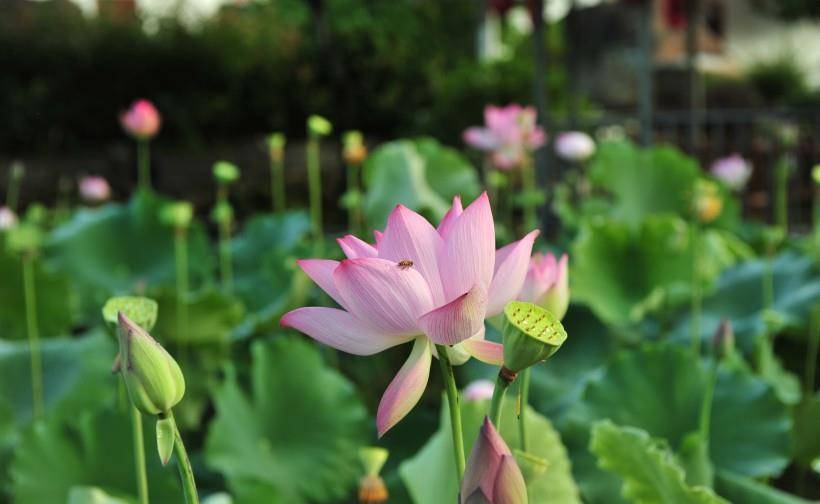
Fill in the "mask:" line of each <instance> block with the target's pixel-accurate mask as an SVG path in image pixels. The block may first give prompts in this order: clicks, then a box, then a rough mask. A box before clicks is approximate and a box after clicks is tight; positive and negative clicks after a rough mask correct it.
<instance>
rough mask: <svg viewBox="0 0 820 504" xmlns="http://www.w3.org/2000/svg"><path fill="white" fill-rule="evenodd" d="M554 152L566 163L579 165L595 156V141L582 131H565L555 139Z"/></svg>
mask: <svg viewBox="0 0 820 504" xmlns="http://www.w3.org/2000/svg"><path fill="white" fill-rule="evenodd" d="M555 152H556V153H557V154H558V155H559V156H561V158H563V159H565V160H567V161H571V162H573V163H580V162H583V161H586V160H587V159H589V158H590V157H592V155H593V154H595V141H594V140H593V139H592V137H590V136H589V135H587V134H586V133H584V132H583V131H567V132H564V133H561V134H560V135H558V136H557V137H556V138H555Z"/></svg>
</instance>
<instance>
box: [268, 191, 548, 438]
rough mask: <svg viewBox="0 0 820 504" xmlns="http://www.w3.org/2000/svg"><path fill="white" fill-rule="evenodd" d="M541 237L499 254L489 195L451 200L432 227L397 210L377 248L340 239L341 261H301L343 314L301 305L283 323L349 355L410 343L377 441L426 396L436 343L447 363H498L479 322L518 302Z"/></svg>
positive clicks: (385, 403) (380, 417)
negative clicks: (469, 200) (444, 349)
mask: <svg viewBox="0 0 820 504" xmlns="http://www.w3.org/2000/svg"><path fill="white" fill-rule="evenodd" d="M537 235H538V231H532V232H530V233H529V234H528V235H527V236H525V237H524V238H522V239H521V240H519V241H517V242H514V243H511V244H509V245H507V246H505V247H503V248H501V249H499V250H497V251H496V250H495V227H494V224H493V216H492V212H491V210H490V202H489V199H488V198H487V194H486V193H484V194H482V195H481V196H480V197H478V198H477V199H476V200H475V201H474V202H473V203H472V204H471V205H470V206H468V207H467V208H466V209H462V206H461V200H460V198H458V197H456V198H454V200H453V206H452V208H450V210H449V211H448V212H447V214H446V215H445V216H444V218H443V219H442V221H441V223H440V224H439V226H438V228H434V227H433V226H432V225H431V224H430V223H429V222H427V220H426V219H425V218H424V217H422V216H421V215H419V214H417V213H416V212H413V211H412V210H410V209H408V208H406V207H404V206H402V205H398V206H397V207H396V208H395V209H394V210H393V212H392V213H391V214H390V216H389V218H388V220H387V228H386V229H385V230H384V233H379V232H376V245H371V244H369V243H367V242H364V241H362V240H360V239H359V238H356V237H355V236H352V235H348V236H346V237H344V238H340V239H339V240H338V241H339V245H340V246H341V248H342V251H343V252H344V253H345V255H346V256H347V259H345V260H343V261H341V262H338V261H332V260H325V259H306V260H301V261H299V266H300V267H301V268H302V270H304V272H305V273H307V275H308V276H309V277H310V278H311V279H313V281H314V282H316V283H317V284H318V285H319V287H321V288H322V289H323V290H324V291H325V292H327V293H328V295H330V297H332V298H333V299H334V300H335V301H336V302H337V303H338V304H339V305H340V306H341V307H342V309H338V308H325V307H306V308H298V309H296V310H293V311H291V312H289V313H287V314H285V316H283V317H282V320H281V324H282V325H283V326H285V327H292V328H294V329H298V330H299V331H301V332H303V333H305V334H307V335H308V336H310V337H311V338H313V339H315V340H317V341H320V342H322V343H324V344H326V345H329V346H331V347H333V348H337V349H339V350H342V351H344V352H347V353H351V354H355V355H372V354H375V353H378V352H381V351H383V350H385V349H387V348H390V347H393V346H396V345H400V344H402V343H408V342H413V350H412V352H411V354H410V357H409V358H408V359H407V362H405V364H404V366H402V368H401V369H400V370H399V372H398V374H397V375H396V377H395V378H394V379H393V381H392V382H391V383H390V385H389V386H388V388H387V391H386V392H385V393H384V396H383V397H382V400H381V403H380V404H379V410H378V414H377V418H376V423H377V427H378V431H379V435H380V436H381V435H383V434H384V433H385V432H387V430H388V429H390V428H391V427H392V426H393V425H395V424H396V423H397V422H398V421H399V420H401V419H402V418H403V417H404V416H405V415H406V414H407V413H408V412H409V411H410V410H411V409H412V408H413V406H415V404H416V403H417V402H418V400H419V398H420V397H421V395H422V393H423V392H424V389H425V387H426V385H427V378H428V375H429V372H430V365H431V362H432V357H433V355H434V352H435V349H434V347H433V344H434V343H435V344H440V345H452V346H451V347H450V348H449V352H448V353H449V356H450V358H451V360H452V361H453V364H463V363H464V362H466V361H467V359H469V358H470V356H473V357H476V358H478V359H480V360H483V361H485V362H490V363H497V364H500V363H501V360H502V348H501V345H500V344H497V343H492V342H489V341H485V340H484V319H485V318H486V317H489V316H492V315H496V314H498V313H501V311H502V310H503V309H504V305H505V304H506V303H507V302H508V301H511V300H513V299H515V297H516V296H517V295H518V292H519V291H520V290H521V286H522V285H523V283H524V277H525V276H526V273H527V267H528V265H529V258H530V254H531V252H532V244H533V241H534V240H535V237H536V236H537Z"/></svg>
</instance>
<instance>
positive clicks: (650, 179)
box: [589, 142, 700, 226]
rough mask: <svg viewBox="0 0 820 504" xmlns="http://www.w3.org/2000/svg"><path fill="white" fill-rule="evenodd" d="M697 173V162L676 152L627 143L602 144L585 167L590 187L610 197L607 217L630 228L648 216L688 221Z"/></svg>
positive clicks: (663, 148)
mask: <svg viewBox="0 0 820 504" xmlns="http://www.w3.org/2000/svg"><path fill="white" fill-rule="evenodd" d="M699 173H700V170H699V168H698V163H697V161H696V160H695V159H693V158H690V157H688V156H686V155H685V154H683V153H681V152H680V151H679V150H677V149H674V148H672V147H663V146H661V147H652V148H648V149H642V148H639V147H636V146H635V145H634V144H632V143H630V142H604V143H602V144H601V145H600V146H599V149H598V153H597V154H596V156H595V159H594V160H593V162H592V164H591V165H590V167H589V178H590V181H591V182H592V183H593V186H594V187H597V188H600V189H603V190H605V191H607V192H609V193H611V194H612V195H613V196H614V202H613V208H612V210H611V214H610V215H612V216H613V217H614V218H615V219H617V220H619V221H622V222H625V223H627V224H628V225H631V226H637V225H639V224H640V223H641V222H642V221H643V219H644V218H645V217H647V216H649V215H652V214H659V213H674V214H677V215H678V216H681V217H684V218H686V217H688V216H689V215H690V209H691V207H692V205H691V201H692V195H693V193H694V186H695V181H696V180H697V179H698V174H699Z"/></svg>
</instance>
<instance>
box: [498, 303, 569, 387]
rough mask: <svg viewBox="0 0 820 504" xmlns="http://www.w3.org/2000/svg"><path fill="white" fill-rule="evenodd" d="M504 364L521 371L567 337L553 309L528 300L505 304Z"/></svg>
mask: <svg viewBox="0 0 820 504" xmlns="http://www.w3.org/2000/svg"><path fill="white" fill-rule="evenodd" d="M503 334H504V367H506V368H507V369H508V370H510V371H512V372H514V373H518V372H519V371H521V370H523V369H526V368H528V367H530V366H532V365H533V364H537V363H539V362H541V361H543V360H545V359H547V358H548V357H549V356H551V355H552V354H554V353H555V352H556V351H557V350H558V349H559V348H560V347H561V345H562V344H563V343H564V341H565V340H566V339H567V333H566V331H565V330H564V326H563V325H561V322H560V321H559V320H558V319H557V318H556V317H555V315H553V314H552V313H551V312H549V311H547V310H546V309H544V308H541V307H540V306H537V305H534V304H532V303H527V302H524V301H511V302H510V303H508V304H507V306H506V307H505V308H504V323H503Z"/></svg>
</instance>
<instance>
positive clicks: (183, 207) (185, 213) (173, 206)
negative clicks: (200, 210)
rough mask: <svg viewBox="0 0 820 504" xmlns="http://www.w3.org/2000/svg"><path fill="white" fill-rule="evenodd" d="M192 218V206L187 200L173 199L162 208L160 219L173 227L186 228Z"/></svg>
mask: <svg viewBox="0 0 820 504" xmlns="http://www.w3.org/2000/svg"><path fill="white" fill-rule="evenodd" d="M193 218H194V207H193V205H191V204H190V203H189V202H187V201H175V202H173V203H169V204H167V205H165V206H164V207H163V208H162V211H161V212H160V220H162V222H164V223H165V224H167V225H169V226H172V227H173V228H175V229H187V228H188V226H190V225H191V220H193Z"/></svg>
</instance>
